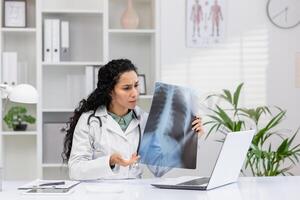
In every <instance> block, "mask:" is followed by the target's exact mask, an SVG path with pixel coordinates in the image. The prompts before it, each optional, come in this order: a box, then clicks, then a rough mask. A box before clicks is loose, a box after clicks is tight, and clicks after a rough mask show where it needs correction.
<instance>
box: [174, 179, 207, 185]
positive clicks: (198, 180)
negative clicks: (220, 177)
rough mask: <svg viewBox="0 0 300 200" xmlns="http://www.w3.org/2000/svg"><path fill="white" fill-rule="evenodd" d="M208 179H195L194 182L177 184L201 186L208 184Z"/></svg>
mask: <svg viewBox="0 0 300 200" xmlns="http://www.w3.org/2000/svg"><path fill="white" fill-rule="evenodd" d="M208 181H209V178H197V179H194V180H190V181H186V182H183V183H179V184H178V185H202V184H206V183H208Z"/></svg>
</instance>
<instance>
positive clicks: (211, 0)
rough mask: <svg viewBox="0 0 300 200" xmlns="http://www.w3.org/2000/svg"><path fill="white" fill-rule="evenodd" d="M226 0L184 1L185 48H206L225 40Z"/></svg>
mask: <svg viewBox="0 0 300 200" xmlns="http://www.w3.org/2000/svg"><path fill="white" fill-rule="evenodd" d="M227 1H228V0H206V1H201V0H186V8H185V9H186V17H185V18H186V20H185V26H186V47H188V48H207V47H211V46H214V45H216V44H219V43H221V42H223V41H224V40H225V37H226V26H227Z"/></svg>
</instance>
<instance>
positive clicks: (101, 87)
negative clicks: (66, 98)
mask: <svg viewBox="0 0 300 200" xmlns="http://www.w3.org/2000/svg"><path fill="white" fill-rule="evenodd" d="M129 71H134V72H136V73H137V68H136V67H135V66H134V64H133V63H132V62H131V61H130V60H128V59H117V60H112V61H110V62H108V63H107V64H106V65H104V66H102V67H101V68H100V69H99V71H98V82H97V88H96V89H95V90H94V91H93V92H92V93H91V94H90V95H89V96H88V98H87V99H82V100H81V101H80V102H79V105H78V107H77V108H76V109H75V110H74V115H73V116H72V117H71V118H70V119H69V122H67V129H66V132H67V133H66V135H65V138H64V147H63V152H62V154H61V156H62V159H63V162H64V163H67V162H68V161H69V158H70V153H71V149H72V140H73V134H74V130H75V127H76V124H77V122H78V120H79V118H80V116H81V115H82V113H85V112H88V111H94V112H96V110H97V108H98V107H99V106H106V107H108V106H109V105H110V103H111V100H112V99H111V92H112V91H113V89H114V87H115V85H116V84H117V82H118V81H119V78H120V76H121V75H122V74H123V73H125V72H129Z"/></svg>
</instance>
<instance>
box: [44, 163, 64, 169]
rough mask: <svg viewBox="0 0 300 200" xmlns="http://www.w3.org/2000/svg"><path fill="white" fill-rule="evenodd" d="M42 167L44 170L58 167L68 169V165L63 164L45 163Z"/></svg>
mask: <svg viewBox="0 0 300 200" xmlns="http://www.w3.org/2000/svg"><path fill="white" fill-rule="evenodd" d="M42 167H44V168H56V167H68V165H67V164H61V163H43V164H42Z"/></svg>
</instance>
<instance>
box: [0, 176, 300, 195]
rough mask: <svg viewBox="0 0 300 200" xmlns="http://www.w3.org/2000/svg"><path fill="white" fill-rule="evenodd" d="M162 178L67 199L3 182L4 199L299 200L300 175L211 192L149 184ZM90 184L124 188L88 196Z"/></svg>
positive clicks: (79, 189)
mask: <svg viewBox="0 0 300 200" xmlns="http://www.w3.org/2000/svg"><path fill="white" fill-rule="evenodd" d="M158 180H159V179H144V180H124V181H114V182H112V181H109V182H103V181H102V182H89V183H82V184H80V185H78V186H76V189H75V191H74V193H72V194H70V195H68V196H37V195H23V194H20V191H18V190H16V187H18V186H20V185H22V184H23V183H24V182H4V183H3V186H4V187H3V191H2V192H0V199H1V200H6V199H7V200H14V199H35V200H40V199H41V200H43V199H45V200H46V199H67V200H69V199H70V200H71V199H72V200H93V199H97V200H106V199H113V200H116V199H120V200H135V199H141V200H147V199H149V200H150V199H151V200H169V199H170V200H177V199H178V200H179V199H180V200H200V199H207V200H218V199H220V200H226V199H228V200H236V199H243V200H269V199H270V200H299V199H300V176H298V177H297V176H295V177H262V178H253V177H243V178H240V179H239V182H238V183H236V184H230V185H227V186H224V187H221V188H217V189H214V190H210V191H194V190H169V189H157V188H155V187H152V186H151V185H150V183H153V182H156V181H158ZM87 185H97V186H101V185H102V186H108V185H109V186H110V185H111V186H112V187H121V188H123V189H124V191H123V192H122V193H89V192H87V191H86V187H87Z"/></svg>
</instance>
